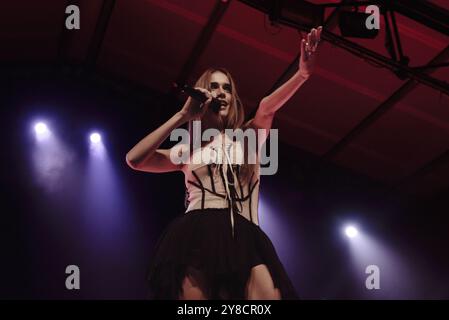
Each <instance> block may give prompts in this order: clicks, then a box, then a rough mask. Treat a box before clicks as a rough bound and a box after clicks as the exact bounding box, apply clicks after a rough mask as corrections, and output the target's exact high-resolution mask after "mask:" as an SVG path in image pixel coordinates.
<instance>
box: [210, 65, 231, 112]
mask: <svg viewBox="0 0 449 320" xmlns="http://www.w3.org/2000/svg"><path fill="white" fill-rule="evenodd" d="M210 88H211V92H212V95H214V96H215V97H216V98H217V99H219V100H221V101H223V102H224V103H223V104H222V106H221V107H220V110H219V112H218V115H219V116H221V117H226V116H227V115H228V113H229V108H230V105H231V97H232V86H231V82H230V81H229V79H228V77H227V76H226V75H225V74H224V73H222V72H220V71H216V72H214V73H212V74H211V77H210Z"/></svg>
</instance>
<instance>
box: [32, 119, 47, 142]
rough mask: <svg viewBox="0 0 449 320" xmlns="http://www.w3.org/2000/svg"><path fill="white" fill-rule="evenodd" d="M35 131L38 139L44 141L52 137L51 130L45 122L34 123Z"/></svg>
mask: <svg viewBox="0 0 449 320" xmlns="http://www.w3.org/2000/svg"><path fill="white" fill-rule="evenodd" d="M34 132H35V133H36V138H37V140H38V141H44V140H47V139H48V138H49V137H50V130H49V129H48V127H47V125H46V124H45V123H43V122H37V123H36V124H35V125H34Z"/></svg>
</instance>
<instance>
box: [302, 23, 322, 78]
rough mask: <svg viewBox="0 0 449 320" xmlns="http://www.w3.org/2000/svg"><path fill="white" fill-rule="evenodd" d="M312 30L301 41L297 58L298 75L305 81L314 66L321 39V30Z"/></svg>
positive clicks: (320, 28)
mask: <svg viewBox="0 0 449 320" xmlns="http://www.w3.org/2000/svg"><path fill="white" fill-rule="evenodd" d="M322 29H323V27H318V29H315V28H313V29H312V30H311V31H310V32H309V34H308V35H307V36H306V37H305V38H304V39H302V40H301V57H300V58H299V73H300V75H301V76H302V77H304V78H305V79H307V78H309V77H310V76H311V75H312V73H313V69H314V66H315V60H316V56H317V54H318V50H317V48H318V44H319V43H320V39H321V30H322Z"/></svg>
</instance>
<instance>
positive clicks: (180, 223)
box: [148, 209, 297, 300]
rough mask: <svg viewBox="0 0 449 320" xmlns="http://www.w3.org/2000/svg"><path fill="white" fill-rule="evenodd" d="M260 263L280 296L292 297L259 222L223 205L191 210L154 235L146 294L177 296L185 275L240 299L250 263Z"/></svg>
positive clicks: (218, 295)
mask: <svg viewBox="0 0 449 320" xmlns="http://www.w3.org/2000/svg"><path fill="white" fill-rule="evenodd" d="M259 264H265V265H266V266H267V267H268V270H269V271H270V274H271V277H272V279H273V282H274V285H275V287H276V288H278V289H279V290H280V292H281V296H282V299H297V295H296V292H295V289H294V287H293V285H292V283H291V281H290V279H289V277H288V275H287V273H286V271H285V269H284V267H283V265H282V263H281V261H280V260H279V257H278V255H277V253H276V250H275V248H274V246H273V244H272V242H271V240H270V239H269V238H268V236H267V235H266V234H265V232H263V231H262V229H260V227H259V226H257V225H255V224H253V223H252V222H250V221H248V220H247V219H246V218H244V217H243V216H241V215H239V214H235V215H234V237H232V230H231V223H230V217H229V211H228V209H203V210H193V211H190V212H188V213H186V214H184V215H181V216H179V217H177V218H176V219H175V220H174V221H172V222H171V224H170V225H169V226H168V227H167V228H166V229H165V231H164V233H163V234H162V236H161V237H160V238H159V240H158V242H157V244H156V247H155V251H154V254H153V257H152V259H151V263H150V267H149V270H148V280H149V298H150V299H170V300H174V299H178V297H179V296H180V294H181V293H182V283H183V280H184V278H185V277H186V276H189V278H190V279H193V280H194V282H196V283H197V284H198V285H199V286H200V287H201V288H202V289H203V292H204V293H205V294H206V296H207V297H208V298H210V299H245V286H246V283H247V280H248V278H249V275H250V271H251V268H252V267H254V266H257V265H259Z"/></svg>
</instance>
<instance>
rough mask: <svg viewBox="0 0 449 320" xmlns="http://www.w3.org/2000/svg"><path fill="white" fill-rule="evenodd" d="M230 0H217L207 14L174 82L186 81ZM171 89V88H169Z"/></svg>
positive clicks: (182, 82)
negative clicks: (205, 21)
mask: <svg viewBox="0 0 449 320" xmlns="http://www.w3.org/2000/svg"><path fill="white" fill-rule="evenodd" d="M230 2H231V0H229V1H227V0H218V1H217V3H216V4H215V7H214V9H213V10H212V13H211V15H210V16H209V19H208V21H207V23H206V25H205V26H204V28H203V29H202V31H201V33H200V35H199V36H198V38H197V40H196V42H195V45H194V46H193V48H192V51H191V52H190V54H189V56H188V57H187V60H186V62H185V63H184V66H183V67H182V69H181V71H180V73H179V75H178V77H177V79H176V83H177V84H179V85H184V84H185V83H186V81H187V80H188V79H189V76H190V74H191V73H192V71H193V70H194V69H195V66H196V65H197V63H198V61H199V60H200V58H201V56H202V54H203V53H204V51H205V50H206V48H207V46H208V44H209V42H210V40H211V38H212V36H213V34H214V32H215V29H216V28H217V26H218V23H219V22H220V21H221V19H222V18H223V15H224V14H225V12H226V10H227V9H228V7H229V5H230ZM170 89H173V88H170Z"/></svg>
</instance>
